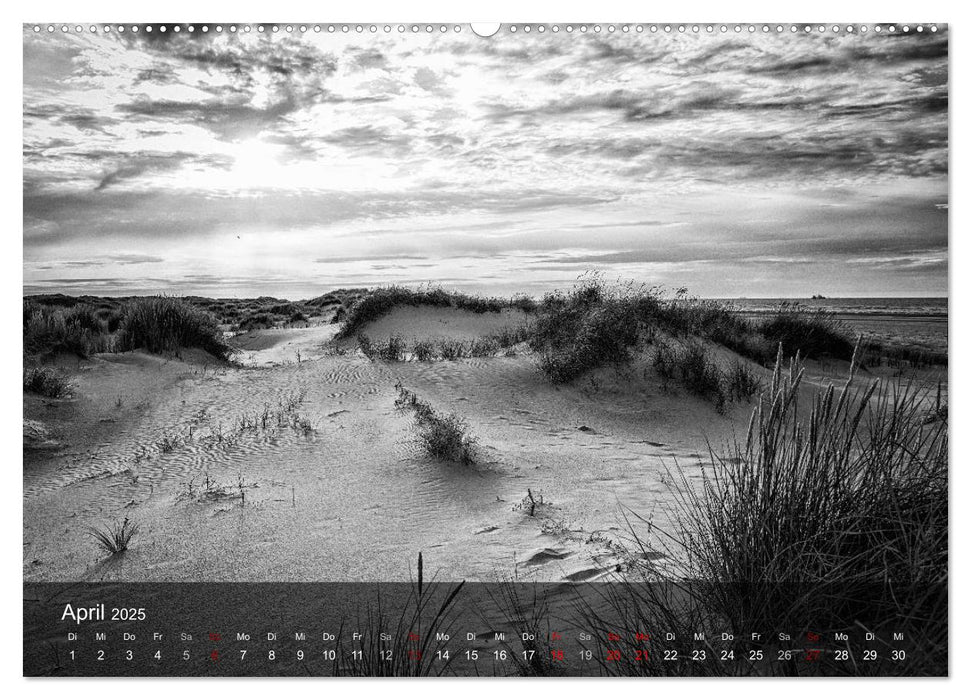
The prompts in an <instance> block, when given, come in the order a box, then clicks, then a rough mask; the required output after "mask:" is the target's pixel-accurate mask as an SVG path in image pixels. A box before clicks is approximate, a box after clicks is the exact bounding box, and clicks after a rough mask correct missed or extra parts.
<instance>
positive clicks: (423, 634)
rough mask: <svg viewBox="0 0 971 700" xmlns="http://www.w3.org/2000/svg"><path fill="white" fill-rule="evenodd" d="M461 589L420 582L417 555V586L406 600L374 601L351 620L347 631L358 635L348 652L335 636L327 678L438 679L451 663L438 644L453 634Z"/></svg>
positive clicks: (421, 570)
mask: <svg viewBox="0 0 971 700" xmlns="http://www.w3.org/2000/svg"><path fill="white" fill-rule="evenodd" d="M464 586H465V582H464V581H463V582H461V583H458V584H455V585H451V584H449V585H445V584H437V583H435V582H434V581H431V582H426V581H425V580H424V563H423V561H422V556H421V553H419V554H418V580H417V582H415V583H414V584H413V585H412V587H411V590H410V592H409V595H408V597H407V599H406V600H404V601H389V603H388V604H384V603H383V601H382V600H381V597H380V596H378V597H377V599H376V602H375V603H373V604H369V605H368V606H367V608H366V610H365V611H364V612H363V615H361V614H359V615H358V619H357V620H355V622H354V627H353V629H354V630H356V631H359V632H361V635H360V636H359V637H358V639H357V640H356V641H353V642H351V643H350V648H348V647H346V646H345V642H344V640H345V638H346V637H347V636H348V635H345V634H341V633H339V634H338V635H337V636H338V639H339V640H341V641H340V643H339V647H338V649H337V654H335V655H334V665H333V670H332V673H333V675H335V676H364V677H375V676H399V677H400V676H441V675H444V674H445V673H446V672H447V671H448V670H449V667H450V665H451V662H452V660H453V657H451V656H450V653H449V650H448V647H447V642H446V641H443V640H447V639H448V638H449V637H451V636H452V635H454V634H456V632H457V629H456V625H457V620H458V609H457V608H456V605H455V603H456V599H457V598H458V596H459V595H460V593H461V591H462V588H463V587H464ZM343 627H344V625H343V624H342V625H341V632H343ZM453 651H454V650H453ZM440 652H441V653H440Z"/></svg>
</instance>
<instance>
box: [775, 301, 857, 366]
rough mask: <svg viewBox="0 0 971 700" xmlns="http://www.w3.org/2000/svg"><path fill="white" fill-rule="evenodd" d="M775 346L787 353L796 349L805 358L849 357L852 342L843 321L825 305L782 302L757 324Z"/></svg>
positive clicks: (846, 358) (851, 351) (852, 348)
mask: <svg viewBox="0 0 971 700" xmlns="http://www.w3.org/2000/svg"><path fill="white" fill-rule="evenodd" d="M758 329H759V332H760V333H762V335H764V336H765V337H766V338H767V339H768V340H769V341H770V342H771V343H772V344H773V345H774V346H776V347H778V346H780V345H781V346H782V353H783V354H784V355H785V356H786V357H793V356H795V355H796V354H797V353H798V354H799V355H800V356H802V357H808V358H814V359H815V358H827V357H828V358H833V359H837V360H849V359H851V358H852V357H853V350H854V343H853V342H852V341H851V340H850V339H849V334H848V332H847V330H846V328H845V327H844V325H843V324H842V323H841V322H840V321H839V319H837V318H836V317H835V316H834V315H833V314H832V313H830V312H828V311H826V310H825V309H813V310H809V309H804V308H802V307H801V306H799V305H798V304H783V305H782V306H781V307H779V310H778V311H776V313H775V314H773V315H772V316H771V317H769V318H767V319H765V320H764V321H763V322H762V323H760V324H759V326H758Z"/></svg>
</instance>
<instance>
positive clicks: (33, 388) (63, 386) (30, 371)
mask: <svg viewBox="0 0 971 700" xmlns="http://www.w3.org/2000/svg"><path fill="white" fill-rule="evenodd" d="M72 389H73V385H72V384H71V382H70V380H68V378H67V377H66V376H65V375H64V373H63V372H61V371H60V370H57V369H55V368H53V367H25V368H24V391H29V392H30V393H32V394H40V395H41V396H46V397H48V398H52V399H60V398H63V397H65V396H69V395H70V394H71V390H72Z"/></svg>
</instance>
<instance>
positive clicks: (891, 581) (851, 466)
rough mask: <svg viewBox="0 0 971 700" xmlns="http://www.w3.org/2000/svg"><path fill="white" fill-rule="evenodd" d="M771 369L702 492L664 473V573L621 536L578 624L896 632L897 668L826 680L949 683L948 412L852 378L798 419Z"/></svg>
mask: <svg viewBox="0 0 971 700" xmlns="http://www.w3.org/2000/svg"><path fill="white" fill-rule="evenodd" d="M783 364H784V363H783V361H782V358H781V356H780V358H779V361H778V362H777V365H776V370H775V373H774V375H773V378H772V382H771V385H770V386H769V388H768V391H766V392H765V393H764V394H763V397H762V398H761V399H760V401H759V404H758V405H757V407H756V408H755V409H754V412H753V415H752V420H751V423H750V428H749V431H748V434H747V436H746V438H745V440H744V441H742V442H739V443H737V444H734V445H732V446H731V447H730V448H729V449H728V450H727V451H726V452H724V453H714V452H713V453H712V465H713V466H712V469H711V470H710V472H709V473H708V474H707V475H706V478H705V479H704V482H703V485H702V486H701V487H698V486H696V483H697V482H696V479H693V478H691V477H689V476H688V475H687V474H686V473H685V472H683V471H681V470H680V469H678V470H675V471H674V472H673V473H672V474H671V475H670V476H671V478H672V480H673V482H674V486H675V488H674V494H673V495H674V498H675V500H676V509H677V513H676V517H677V526H676V527H675V529H674V531H673V532H664V533H662V534H661V535H660V537H661V543H662V549H663V550H664V551H665V553H666V554H667V558H666V559H663V560H660V561H663V562H666V564H665V565H664V566H662V565H661V564H654V563H652V562H654V561H657V560H655V559H654V558H648V557H644V556H642V555H643V554H644V553H647V552H650V551H651V550H652V549H657V547H656V546H653V545H655V544H656V543H653V542H652V543H651V545H652V546H649V544H648V542H646V541H643V540H641V539H640V538H638V536H637V535H636V529H637V528H634V527H632V528H631V532H632V534H633V536H634V542H635V544H634V545H633V546H632V548H631V552H630V554H631V556H630V561H631V568H630V569H629V570H628V572H627V573H626V574H625V576H624V578H623V579H622V580H621V581H620V585H619V587H618V588H616V589H615V590H614V591H613V592H612V593H611V596H613V597H614V599H613V600H609V601H607V603H608V605H607V607H608V608H609V609H610V613H611V614H610V615H609V616H604V615H603V614H602V613H596V612H595V611H594V610H593V609H592V608H591V609H589V610H587V611H586V612H587V615H588V617H589V618H590V619H589V620H588V623H589V624H591V625H594V626H596V625H597V624H602V625H607V624H614V625H616V624H618V623H617V622H616V619H617V618H620V619H623V620H625V621H626V622H625V624H629V625H631V627H630V629H631V630H635V629H638V627H642V628H643V627H654V628H657V627H658V626H659V625H660V626H663V625H665V624H670V625H672V626H673V627H671V629H680V628H681V627H683V626H685V625H686V624H687V625H690V626H694V627H696V628H697V629H698V630H711V631H716V630H722V631H728V632H732V633H734V634H736V636H737V638H738V636H739V635H745V634H747V633H749V632H751V631H753V630H789V631H791V632H794V633H799V632H805V631H806V630H815V631H816V632H820V631H823V632H829V631H834V630H836V631H847V630H850V629H851V628H852V632H853V634H855V635H857V636H859V635H861V634H862V632H863V631H864V629H862V628H860V627H855V626H856V625H857V624H864V625H869V628H872V629H876V630H881V631H882V632H883V633H884V634H889V631H890V630H893V631H899V632H904V633H905V636H906V639H907V645H908V652H907V654H908V656H907V658H906V659H905V660H903V661H901V662H897V663H896V664H891V662H890V659H889V658H881V659H880V660H879V663H873V664H863V665H861V666H859V667H852V670H851V667H850V666H847V665H844V666H843V667H833V668H831V669H829V671H830V672H836V673H840V672H842V673H850V672H857V673H872V674H880V673H889V674H895V673H903V672H908V673H918V674H940V673H946V672H947V624H946V621H947V615H948V607H947V580H948V510H947V503H948V501H947V484H948V473H947V470H948V466H947V449H948V423H947V419H946V412H943V413H942V412H941V411H939V410H936V411H935V410H933V409H934V406H935V403H936V399H935V395H934V392H933V391H932V390H924V389H922V388H919V387H915V386H911V385H904V386H900V385H887V384H877V383H873V384H869V385H867V386H860V383H859V380H858V379H857V378H856V377H855V376H851V378H850V379H849V380H848V381H847V382H846V384H845V385H843V386H842V387H841V388H839V389H836V388H834V387H832V386H831V387H829V388H828V389H826V390H824V391H821V392H819V393H817V394H816V395H815V396H814V398H813V400H812V406H811V410H810V412H809V413H808V415H805V416H803V415H802V414H801V413H799V412H798V411H797V403H798V395H799V392H800V387H801V385H802V370H801V369H800V367H799V365H798V362H793V363H791V365H790V368H789V370H788V371H784V370H783V368H782V366H783ZM644 581H661V582H665V583H666V584H668V585H665V586H642V585H639V584H640V583H642V582H644ZM625 583H626V585H625ZM608 617H609V619H610V621H609V622H608ZM685 629H686V631H687V630H690V627H685ZM688 638H689V639H690V635H689V636H688ZM885 651H886V650H885ZM884 656H888V654H885V655H884ZM831 662H832V659H830V660H829V661H827V660H825V659H824V660H822V664H823V666H824V665H825V664H826V663H831ZM757 666H758V665H756V667H757ZM823 666H820V665H815V666H807V665H805V664H803V665H802V666H798V665H787V666H786V669H787V670H786V671H785V672H797V673H798V672H800V670H799V669H800V668H801V669H807V672H812V671H811V670H809V669H811V668H816V669H817V670H818V669H820V668H822V667H823ZM624 670H625V671H627V672H635V673H636V672H637V668H636V667H631V668H625V669H624ZM656 670H657V669H656V668H655V669H654V671H656ZM605 671H606V672H611V671H610V668H609V667H608V668H605ZM749 671H750V672H756V671H754V670H752V669H749ZM641 672H642V673H644V672H647V670H646V669H645V670H642V671H641ZM733 672H746V671H745V669H744V668H742V669H741V670H740V669H737V668H736V669H735V670H734V671H733Z"/></svg>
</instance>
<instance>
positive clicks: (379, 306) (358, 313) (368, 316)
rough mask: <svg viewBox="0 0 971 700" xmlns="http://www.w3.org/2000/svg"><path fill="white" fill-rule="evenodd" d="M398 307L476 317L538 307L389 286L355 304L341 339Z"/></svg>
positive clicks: (525, 301) (520, 300) (523, 300)
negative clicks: (451, 310)
mask: <svg viewBox="0 0 971 700" xmlns="http://www.w3.org/2000/svg"><path fill="white" fill-rule="evenodd" d="M397 306H437V307H452V308H456V309H463V310H465V311H471V312H473V313H488V312H492V313H497V312H499V311H502V310H503V309H510V308H518V309H521V310H522V311H526V312H529V311H532V310H533V309H534V308H535V306H536V304H535V302H534V301H533V300H532V299H530V298H529V297H526V296H514V297H511V298H501V297H479V296H475V295H472V294H464V293H462V292H454V291H448V290H445V289H442V288H440V287H422V288H419V289H410V288H408V287H401V286H390V287H379V288H378V289H373V290H371V291H370V292H369V293H368V294H366V295H364V296H362V297H361V298H360V299H358V300H357V301H356V302H354V303H353V304H352V305H351V306H350V308H349V309H348V310H347V312H346V313H345V314H344V315H343V317H342V318H341V321H340V323H341V328H340V330H339V331H338V333H337V338H338V339H343V338H350V337H352V336H354V335H356V334H357V333H358V332H359V331H360V329H361V328H363V327H364V326H365V325H367V324H368V323H371V322H372V321H376V320H377V319H379V318H381V317H382V316H384V315H386V314H388V313H390V312H391V310H392V309H394V308H395V307H397Z"/></svg>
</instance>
